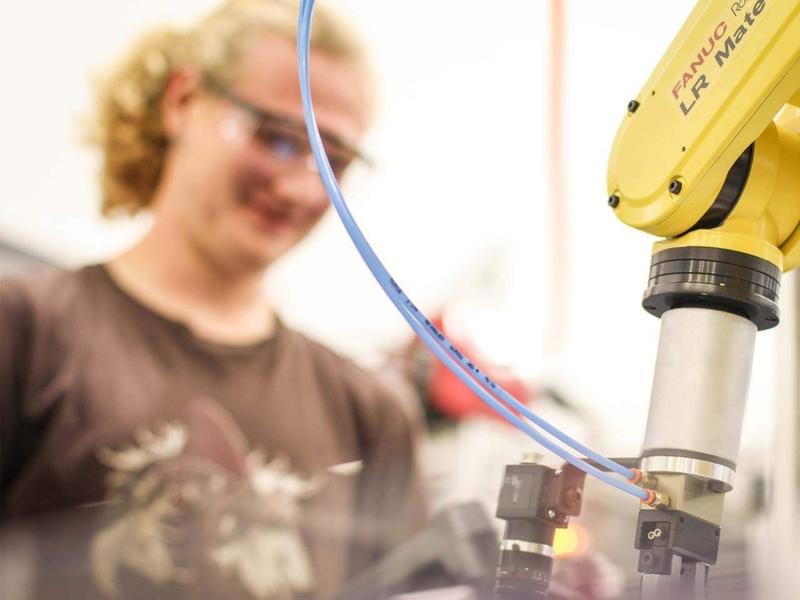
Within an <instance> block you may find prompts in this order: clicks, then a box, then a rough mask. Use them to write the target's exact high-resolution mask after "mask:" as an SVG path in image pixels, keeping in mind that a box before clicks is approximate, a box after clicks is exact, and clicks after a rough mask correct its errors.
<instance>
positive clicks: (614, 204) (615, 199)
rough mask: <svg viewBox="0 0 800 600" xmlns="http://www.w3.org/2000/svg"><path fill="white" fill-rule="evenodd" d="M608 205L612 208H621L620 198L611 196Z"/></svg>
mask: <svg viewBox="0 0 800 600" xmlns="http://www.w3.org/2000/svg"><path fill="white" fill-rule="evenodd" d="M608 205H609V206H610V207H611V208H617V207H618V206H619V196H617V195H616V194H612V195H611V196H609V197H608Z"/></svg>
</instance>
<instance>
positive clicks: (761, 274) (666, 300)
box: [642, 246, 781, 330]
mask: <svg viewBox="0 0 800 600" xmlns="http://www.w3.org/2000/svg"><path fill="white" fill-rule="evenodd" d="M780 284H781V271H780V269H778V267H776V266H775V265H773V264H772V263H770V262H768V261H766V260H763V259H761V258H758V257H756V256H751V255H749V254H744V253H742V252H735V251H733V250H724V249H721V248H704V247H699V246H698V247H694V246H693V247H686V248H670V249H668V250H662V251H661V252H657V253H656V254H654V255H653V259H652V262H651V264H650V285H649V287H648V289H647V291H646V292H645V294H644V299H643V301H642V306H644V309H645V310H646V311H647V312H649V313H650V314H653V315H655V316H657V317H661V315H663V314H664V313H665V312H666V311H668V310H671V309H673V308H689V307H694V308H710V309H715V310H722V311H727V312H732V313H734V314H738V315H741V316H743V317H746V318H747V319H749V320H750V321H752V322H753V323H754V324H755V325H756V327H758V329H759V330H764V329H770V328H772V327H775V326H776V325H777V324H778V322H779V320H780V312H779V309H778V295H779V293H780Z"/></svg>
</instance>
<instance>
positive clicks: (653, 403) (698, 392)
mask: <svg viewBox="0 0 800 600" xmlns="http://www.w3.org/2000/svg"><path fill="white" fill-rule="evenodd" d="M756 332H757V328H756V326H755V325H754V324H753V323H752V322H751V321H749V320H748V319H746V318H744V317H741V316H738V315H735V314H732V313H728V312H723V311H719V310H712V309H707V308H676V309H672V310H669V311H667V312H666V313H664V315H663V316H662V318H661V337H660V339H659V344H658V358H657V360H656V369H655V377H654V381H653V392H652V395H651V399H650V412H649V415H648V418H647V430H646V432H645V438H644V445H643V448H642V457H643V464H647V463H649V464H650V468H652V467H664V468H655V469H653V470H655V471H672V472H684V473H686V474H693V475H698V476H701V477H703V478H705V479H708V480H710V481H721V482H724V483H726V485H725V487H726V488H727V487H729V484H730V483H732V474H733V471H735V469H736V461H737V460H738V457H739V441H740V438H741V434H742V421H743V419H744V408H745V401H746V399H747V394H748V390H749V387H750V374H751V371H752V368H753V352H754V349H755V340H756ZM667 463H669V465H667ZM728 479H730V481H728Z"/></svg>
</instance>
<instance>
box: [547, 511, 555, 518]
mask: <svg viewBox="0 0 800 600" xmlns="http://www.w3.org/2000/svg"><path fill="white" fill-rule="evenodd" d="M547 518H548V519H555V518H556V511H554V510H553V509H552V508H551V509H550V510H548V511H547Z"/></svg>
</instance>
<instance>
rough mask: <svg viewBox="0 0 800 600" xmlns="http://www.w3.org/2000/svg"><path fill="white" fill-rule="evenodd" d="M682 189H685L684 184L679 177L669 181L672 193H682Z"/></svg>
mask: <svg viewBox="0 0 800 600" xmlns="http://www.w3.org/2000/svg"><path fill="white" fill-rule="evenodd" d="M682 189H683V184H682V183H681V182H680V181H678V180H677V179H673V180H672V181H670V182H669V192H670V194H680V193H681V190H682Z"/></svg>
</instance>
